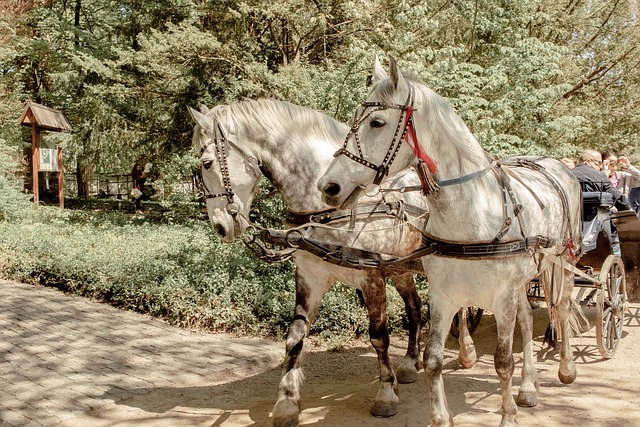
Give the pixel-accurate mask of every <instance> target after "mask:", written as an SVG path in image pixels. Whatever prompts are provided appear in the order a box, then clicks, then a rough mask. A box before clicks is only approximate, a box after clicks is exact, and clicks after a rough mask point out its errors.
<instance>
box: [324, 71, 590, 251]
mask: <svg viewBox="0 0 640 427" xmlns="http://www.w3.org/2000/svg"><path fill="white" fill-rule="evenodd" d="M408 86H409V95H408V96H407V100H406V102H405V103H404V104H403V105H401V104H390V103H383V102H367V101H365V102H363V103H362V104H361V110H360V112H359V113H358V112H356V116H355V118H354V124H353V126H352V127H351V130H350V131H349V134H348V135H347V138H346V139H345V142H344V145H343V147H342V148H341V149H339V150H338V151H337V152H336V153H335V154H334V157H337V156H339V155H344V156H346V157H348V158H349V159H351V160H353V161H355V162H357V163H359V164H361V165H364V166H366V167H368V168H370V169H373V170H375V171H376V176H375V178H374V181H373V184H375V185H378V184H379V183H380V182H381V181H382V179H383V178H384V177H385V176H386V175H388V173H389V170H390V166H391V164H392V163H393V161H394V160H395V158H396V156H397V153H398V150H399V149H400V145H401V143H402V141H403V140H405V141H406V142H407V143H408V145H409V146H410V148H411V149H412V151H413V152H414V153H415V155H416V156H417V157H418V158H420V162H419V164H418V175H419V176H420V180H421V184H422V185H421V187H422V190H423V193H424V194H425V195H429V194H432V193H433V192H435V191H438V189H439V188H441V187H446V186H451V185H460V184H463V183H465V182H468V181H471V180H473V179H475V178H479V177H481V176H483V175H484V174H486V173H487V172H489V171H492V172H493V174H494V176H495V178H496V181H497V182H498V185H499V186H500V188H501V190H502V191H501V192H502V211H503V218H504V222H503V224H502V226H501V228H500V229H499V230H498V232H497V233H496V235H495V237H494V238H493V239H492V240H491V241H488V242H448V241H444V240H442V239H438V238H437V237H435V236H430V235H427V234H426V233H423V244H424V246H425V247H428V248H431V250H432V252H430V253H435V254H440V255H445V256H455V257H461V258H467V257H481V256H482V257H489V256H504V255H512V254H513V255H515V254H520V253H528V254H533V253H535V252H536V251H538V250H539V249H541V248H551V247H554V246H564V247H565V248H566V247H568V248H569V251H570V253H571V256H572V257H574V258H575V255H576V254H574V253H573V243H572V241H573V240H574V239H575V238H576V237H578V236H573V235H572V234H571V233H572V230H573V228H572V227H571V218H570V212H569V203H568V200H567V196H566V193H565V192H564V190H563V189H562V187H561V186H560V184H559V183H558V181H557V180H556V179H555V177H554V176H553V175H551V174H550V173H549V172H548V171H546V170H545V168H544V167H543V166H542V165H540V164H539V163H537V161H539V160H540V159H542V157H540V158H537V159H535V160H530V159H524V158H513V159H506V160H504V161H502V162H497V161H495V160H493V159H491V158H490V157H489V156H488V158H489V159H490V160H491V162H490V165H489V166H488V167H486V168H484V169H481V170H478V171H476V172H472V173H470V174H467V175H464V176H462V177H458V178H453V179H449V180H444V181H436V180H434V179H433V177H432V174H433V173H435V172H436V171H437V166H436V164H435V162H434V161H433V160H432V159H431V158H430V157H429V156H428V154H427V153H425V152H423V151H422V149H421V148H420V145H419V143H418V140H417V136H416V132H415V127H414V123H413V111H414V109H413V106H412V103H413V98H414V91H415V89H414V87H413V85H411V84H410V83H408ZM385 109H397V110H400V111H401V114H400V118H399V119H398V123H397V125H396V130H395V133H394V136H393V139H392V141H391V144H390V145H389V149H388V150H387V153H386V155H385V157H384V159H383V161H382V163H381V164H380V165H375V164H374V163H372V162H370V161H368V160H366V159H365V158H364V154H363V151H362V146H361V143H360V139H359V136H358V131H359V129H360V125H361V124H362V122H363V120H364V119H366V118H367V117H369V116H370V115H371V114H372V113H373V112H375V111H380V110H385ZM367 111H368V112H367ZM409 136H410V138H409ZM351 138H353V139H354V141H355V146H356V148H357V153H356V154H354V153H351V152H350V151H349V150H348V149H347V147H348V144H349V141H350V140H351ZM424 166H426V167H424ZM517 167H525V168H528V169H531V170H534V171H537V172H539V173H541V174H542V175H543V176H545V178H546V179H547V180H548V181H549V182H550V183H551V184H552V186H553V187H554V188H555V189H556V191H557V193H558V195H559V197H560V200H561V203H562V210H563V229H562V232H561V235H562V236H564V238H563V239H551V238H549V237H546V236H527V235H526V234H525V231H524V230H525V227H524V225H523V224H522V220H521V217H520V214H521V213H522V211H523V210H524V207H523V205H522V204H520V203H519V202H518V200H517V198H516V195H515V193H514V192H513V189H512V186H511V178H514V179H516V180H517V181H518V182H519V183H520V184H521V185H523V186H524V187H525V188H526V189H527V190H528V191H529V193H530V194H531V195H532V196H533V198H534V199H535V200H536V201H537V203H538V205H539V206H540V208H541V209H544V205H543V203H542V202H541V200H540V198H539V197H538V196H537V195H536V194H535V192H534V191H532V190H531V188H530V187H529V186H528V185H527V184H526V183H525V182H523V181H522V179H520V177H519V176H518V175H517V174H516V173H515V172H514V171H513V170H511V169H510V168H517ZM508 201H510V202H511V206H512V213H509V212H508ZM514 218H515V219H517V221H518V225H519V229H520V236H521V238H520V239H516V240H512V241H508V242H503V241H502V238H503V237H504V236H505V235H506V233H507V232H508V231H509V230H510V228H511V226H512V224H513V221H514ZM578 238H580V237H578Z"/></svg>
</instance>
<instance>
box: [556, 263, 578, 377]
mask: <svg viewBox="0 0 640 427" xmlns="http://www.w3.org/2000/svg"><path fill="white" fill-rule="evenodd" d="M558 268H559V267H556V269H558ZM561 274H562V275H563V278H562V280H563V281H564V286H563V287H562V289H563V291H564V292H563V295H562V296H561V300H560V303H559V304H558V305H557V312H558V317H559V320H560V325H561V327H560V334H561V337H562V341H561V343H560V369H559V370H558V378H559V379H560V382H562V383H563V384H571V383H572V382H574V381H575V380H576V377H577V376H578V372H577V370H576V363H575V362H574V361H573V350H572V349H571V335H572V329H571V327H570V326H569V323H570V319H571V317H572V316H573V313H572V310H573V309H574V307H575V309H576V310H580V308H579V307H576V305H577V304H574V301H573V300H572V297H571V291H572V290H573V281H574V276H573V273H572V272H570V271H567V270H564V269H563V270H562V271H561Z"/></svg>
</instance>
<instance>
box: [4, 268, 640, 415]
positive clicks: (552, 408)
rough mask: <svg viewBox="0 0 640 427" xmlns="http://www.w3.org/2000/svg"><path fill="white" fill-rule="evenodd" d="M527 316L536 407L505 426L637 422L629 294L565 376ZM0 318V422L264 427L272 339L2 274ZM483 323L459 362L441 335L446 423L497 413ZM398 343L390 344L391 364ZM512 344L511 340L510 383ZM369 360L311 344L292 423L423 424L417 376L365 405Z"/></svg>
mask: <svg viewBox="0 0 640 427" xmlns="http://www.w3.org/2000/svg"><path fill="white" fill-rule="evenodd" d="M588 314H589V315H590V316H591V317H593V315H594V313H593V311H592V312H589V313H588ZM534 315H535V318H536V319H535V322H534V325H535V331H534V338H535V342H536V344H537V345H536V348H535V354H536V362H535V363H536V368H537V370H538V373H539V380H540V393H539V403H538V406H537V407H535V408H521V409H520V411H519V425H520V426H546V427H569V426H575V427H588V426H594V427H596V426H597V427H600V426H606V427H608V426H611V427H614V426H615V427H631V426H640V387H639V380H640V357H639V355H640V304H632V305H631V308H630V313H629V314H628V316H627V318H626V322H625V323H626V324H625V327H624V337H623V340H622V342H621V345H620V348H619V349H618V351H617V353H616V354H615V356H614V358H613V359H610V360H603V359H602V358H601V357H600V355H599V353H598V350H597V346H596V340H595V332H594V330H593V329H591V330H590V331H588V332H586V333H585V334H584V335H583V337H581V338H579V339H576V340H574V341H573V349H574V352H575V359H576V362H577V368H578V379H577V380H576V382H575V383H574V384H571V385H568V386H565V385H562V384H560V382H559V381H558V379H557V369H558V353H557V352H556V351H545V350H543V349H542V348H541V347H540V343H541V342H542V335H543V333H544V329H545V328H546V325H547V318H546V317H547V316H546V310H545V309H536V310H534ZM0 326H1V327H0V425H2V426H4V425H29V426H61V427H62V426H64V427H75V426H82V427H85V426H87V427H102V426H105V427H106V426H131V427H134V426H135V427H149V426H154V427H156V426H159V427H160V426H162V427H164V426H169V427H173V426H216V427H245V426H270V425H271V420H270V418H269V413H270V411H271V408H272V406H273V404H274V402H275V398H276V395H277V387H278V382H279V379H280V368H279V366H278V365H279V363H281V361H282V359H283V353H284V351H283V348H284V344H283V343H282V342H273V341H269V340H251V339H242V338H234V337H231V336H228V335H211V334H205V333H201V332H189V331H185V330H183V329H179V328H174V327H171V326H169V325H167V324H166V323H164V322H162V321H159V320H157V319H152V318H149V317H148V316H143V315H139V314H136V313H132V312H127V311H122V310H118V309H116V308H113V307H111V306H108V305H105V304H100V303H96V302H92V301H89V300H87V299H85V298H81V297H76V296H72V295H66V294H63V293H62V292H59V291H57V290H54V289H51V288H41V287H36V286H30V285H23V284H18V283H15V282H6V281H0ZM495 333H496V332H495V322H494V318H493V316H492V315H490V314H486V315H485V316H483V319H482V322H481V324H480V327H479V328H478V330H477V331H476V332H475V334H474V340H475V343H476V347H477V351H478V355H479V360H478V363H477V365H476V366H475V367H474V368H472V369H469V370H464V369H461V368H459V366H458V363H457V344H456V342H455V341H454V340H452V339H451V340H449V341H448V342H447V350H446V353H445V369H444V380H445V388H446V392H447V398H448V401H449V405H450V407H451V409H452V411H453V413H454V414H455V422H456V425H457V426H497V425H498V423H499V421H500V415H499V408H500V393H499V389H498V380H497V377H496V374H495V371H494V368H493V357H492V354H493V351H494V346H495ZM405 346H406V343H405V342H404V341H403V340H401V339H397V338H396V339H393V340H392V349H391V350H392V351H391V352H392V357H393V359H394V364H397V363H398V362H399V360H400V359H401V357H402V355H403V354H404V349H405ZM521 347H522V346H521V343H520V339H519V337H518V338H517V339H516V344H515V352H516V353H515V360H516V376H515V378H514V385H516V386H517V385H518V384H519V370H520V368H521V366H522V348H521ZM377 370H378V366H377V359H376V357H375V353H374V351H373V350H372V349H371V347H370V346H369V345H367V344H365V343H362V344H360V345H358V346H355V347H353V348H350V349H348V350H346V351H342V352H328V351H326V350H323V349H320V348H315V349H311V350H310V351H309V352H308V354H307V357H306V359H305V374H306V384H305V385H304V387H303V390H302V399H303V402H302V405H303V409H304V411H303V413H302V416H301V422H300V425H302V426H317V427H382V426H384V427H389V426H393V427H396V426H411V427H425V426H427V425H428V424H429V423H428V421H427V420H428V409H427V405H426V399H427V397H426V387H425V376H424V374H421V375H419V379H418V381H417V382H416V383H415V384H406V385H400V407H399V410H398V414H397V415H395V416H394V417H392V418H388V419H378V418H374V417H372V416H371V415H370V414H369V408H370V406H371V404H372V401H373V398H374V396H375V394H376V391H377V378H376V376H377ZM516 390H517V389H516ZM514 392H515V390H514Z"/></svg>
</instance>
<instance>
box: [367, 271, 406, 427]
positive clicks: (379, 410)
mask: <svg viewBox="0 0 640 427" xmlns="http://www.w3.org/2000/svg"><path fill="white" fill-rule="evenodd" d="M370 279H371V280H370V281H369V282H368V283H366V284H364V285H363V286H362V293H363V295H364V299H365V302H366V304H367V312H368V313H369V337H370V340H371V344H372V345H373V348H374V349H375V350H376V353H377V354H378V363H379V364H380V388H379V389H378V394H377V395H376V397H375V400H374V403H373V407H372V408H371V414H373V415H375V416H377V417H391V416H393V415H395V414H396V412H397V410H398V404H399V402H400V399H398V382H397V380H396V377H395V374H394V372H393V368H392V367H391V362H390V360H389V329H388V326H387V325H388V320H387V292H386V286H385V281H384V278H383V277H382V275H380V274H372V275H371V276H370Z"/></svg>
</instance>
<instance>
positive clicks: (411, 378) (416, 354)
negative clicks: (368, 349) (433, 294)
mask: <svg viewBox="0 0 640 427" xmlns="http://www.w3.org/2000/svg"><path fill="white" fill-rule="evenodd" d="M393 283H394V285H395V287H396V289H397V291H398V293H399V294H400V296H401V297H402V300H403V301H404V308H405V310H406V312H407V319H409V343H408V345H407V353H406V355H405V356H404V359H402V363H401V364H400V366H398V368H397V369H396V378H397V379H398V382H399V383H401V384H407V383H412V382H415V381H416V379H417V377H418V371H419V370H420V369H422V360H421V359H420V330H421V329H422V312H421V309H422V303H421V301H420V296H418V292H416V285H415V281H414V280H413V274H412V273H405V274H402V275H399V276H395V277H393Z"/></svg>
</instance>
